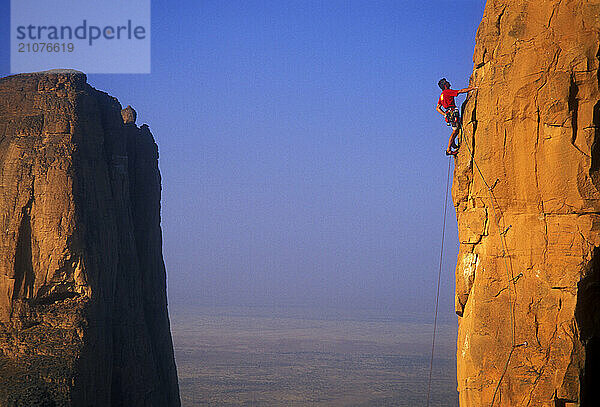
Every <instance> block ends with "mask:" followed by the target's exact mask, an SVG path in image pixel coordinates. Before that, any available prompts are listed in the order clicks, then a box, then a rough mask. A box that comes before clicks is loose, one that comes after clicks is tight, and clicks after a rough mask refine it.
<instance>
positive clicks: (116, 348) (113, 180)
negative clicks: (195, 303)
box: [0, 71, 180, 407]
mask: <svg viewBox="0 0 600 407" xmlns="http://www.w3.org/2000/svg"><path fill="white" fill-rule="evenodd" d="M129 109H131V108H128V110H126V111H125V112H124V113H123V117H122V115H121V106H120V104H119V102H118V101H117V100H116V99H115V98H113V97H111V96H109V95H107V94H106V93H103V92H99V91H97V90H95V89H93V88H92V87H91V86H89V85H88V84H87V83H86V77H85V75H84V74H82V73H79V72H75V71H62V72H61V71H57V72H50V73H42V74H25V75H16V76H11V77H6V78H3V79H0V226H1V229H0V351H1V352H0V406H35V405H40V406H85V407H88V406H178V405H179V404H180V403H179V391H178V385H177V376H176V370H175V362H174V357H173V347H172V342H171V334H170V330H169V319H168V314H167V302H166V281H165V278H166V274H165V268H164V264H163V259H162V247H161V246H162V243H161V239H162V238H161V230H160V174H159V171H158V150H157V146H156V144H155V143H154V139H153V137H152V135H151V133H150V131H149V129H148V127H147V126H142V127H141V128H138V127H137V126H136V125H135V112H134V111H133V109H131V110H129ZM124 118H125V119H126V120H125V121H126V123H124Z"/></svg>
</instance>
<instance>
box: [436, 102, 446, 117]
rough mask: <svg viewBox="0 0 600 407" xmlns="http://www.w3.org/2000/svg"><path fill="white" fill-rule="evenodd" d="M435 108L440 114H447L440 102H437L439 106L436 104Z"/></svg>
mask: <svg viewBox="0 0 600 407" xmlns="http://www.w3.org/2000/svg"><path fill="white" fill-rule="evenodd" d="M435 110H437V112H438V113H439V114H441V115H442V116H446V112H444V111H443V110H442V105H440V104H439V103H438V104H437V106H436V108H435Z"/></svg>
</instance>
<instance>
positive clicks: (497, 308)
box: [452, 0, 600, 407]
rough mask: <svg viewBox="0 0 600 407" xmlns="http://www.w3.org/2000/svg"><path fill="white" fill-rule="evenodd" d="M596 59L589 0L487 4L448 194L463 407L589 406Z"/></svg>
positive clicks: (595, 245) (597, 162) (598, 32)
mask: <svg viewBox="0 0 600 407" xmlns="http://www.w3.org/2000/svg"><path fill="white" fill-rule="evenodd" d="M599 57H600V1H598V0H594V1H585V0H570V1H569V0H538V1H511V0H504V1H500V0H489V1H488V2H487V5H486V8H485V13H484V16H483V21H482V22H481V25H480V27H479V29H478V32H477V40H476V47H475V55H474V63H475V67H474V72H473V75H472V77H471V84H472V85H475V86H478V87H479V90H478V91H477V93H476V94H473V95H472V96H471V97H470V98H469V99H468V101H467V102H466V103H465V105H464V106H463V107H464V137H463V146H462V147H461V152H460V154H459V155H458V157H457V159H456V167H455V173H454V185H453V190H452V193H453V199H454V204H455V207H456V213H457V217H458V225H459V240H460V243H461V246H460V252H459V256H458V262H457V268H456V312H457V314H458V315H459V316H460V318H459V335H458V344H457V358H458V390H459V392H460V405H461V407H470V406H477V407H480V406H491V405H492V404H493V405H494V406H513V407H514V406H576V405H581V406H599V405H600V401H599V400H600V397H599V394H600V360H599V354H600V91H599V82H600V70H599V63H598V58H599ZM484 180H485V181H484Z"/></svg>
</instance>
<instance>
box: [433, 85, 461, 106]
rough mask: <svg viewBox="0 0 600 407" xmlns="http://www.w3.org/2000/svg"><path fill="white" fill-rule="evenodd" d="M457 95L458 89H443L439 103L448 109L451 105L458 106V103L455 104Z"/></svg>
mask: <svg viewBox="0 0 600 407" xmlns="http://www.w3.org/2000/svg"><path fill="white" fill-rule="evenodd" d="M455 96H458V91H457V90H452V89H444V90H443V91H442V94H441V95H440V99H439V100H438V104H440V105H442V106H443V107H444V109H448V108H449V107H456V104H454V97H455Z"/></svg>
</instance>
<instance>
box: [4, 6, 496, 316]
mask: <svg viewBox="0 0 600 407" xmlns="http://www.w3.org/2000/svg"><path fill="white" fill-rule="evenodd" d="M8 3H9V2H8V1H6V0H1V4H2V7H3V9H5V10H7V11H8ZM483 8H484V2H483V1H465V0H462V1H431V2H407V1H406V2H405V1H336V0H332V1H227V2H223V1H186V0H184V1H179V2H167V1H158V0H155V1H153V2H152V73H151V74H149V75H99V74H95V75H89V77H88V82H89V83H90V84H91V85H92V86H94V87H96V88H98V89H101V90H104V91H106V92H108V93H110V94H111V95H113V96H115V97H117V98H118V99H119V101H120V102H121V103H122V104H123V105H124V106H126V105H128V104H130V105H132V106H133V107H134V108H135V109H136V110H137V112H138V124H142V123H148V124H149V126H150V128H151V130H152V132H153V133H154V136H155V138H156V140H157V142H158V145H159V149H160V168H161V171H162V176H163V202H162V204H163V206H162V216H163V218H162V219H163V220H162V222H163V234H164V255H165V260H166V264H167V269H168V273H169V274H168V275H169V278H168V282H169V298H170V301H171V302H172V303H196V304H204V305H242V306H244V305H257V306H271V305H302V306H316V307H323V308H326V307H357V308H365V307H366V308H371V309H375V310H377V311H378V312H381V314H382V315H387V316H403V315H417V314H421V313H426V314H427V313H432V312H433V301H434V295H435V281H436V278H437V267H438V265H437V262H438V258H439V245H440V239H441V236H440V231H441V223H442V213H443V199H444V186H445V177H446V169H447V165H448V158H447V157H446V156H445V155H444V149H445V146H446V143H447V140H448V136H449V131H448V128H447V127H446V126H445V124H444V123H443V121H442V118H441V116H440V115H439V114H437V113H436V112H435V110H434V108H435V105H436V102H437V98H438V96H439V88H438V87H437V81H438V80H439V79H440V78H441V77H442V76H445V77H446V78H448V79H449V80H450V82H452V84H453V85H454V86H455V87H456V88H461V87H465V86H467V85H468V78H469V75H470V73H471V71H472V68H473V62H472V55H473V48H474V41H475V32H476V30H477V26H478V24H479V22H480V20H481V17H482V14H483ZM1 15H2V17H1V19H2V24H0V40H1V41H2V42H1V44H0V45H1V48H2V52H0V74H2V76H5V75H7V74H8V73H9V55H8V49H9V39H8V38H9V37H8V36H9V20H8V12H6V13H2V14H1ZM462 100H463V99H460V101H462ZM447 242H448V244H447V246H446V247H447V250H446V255H445V264H444V270H443V285H442V297H441V307H442V310H443V312H442V316H443V317H444V318H447V319H451V318H453V317H452V314H453V293H454V265H455V261H456V254H457V250H458V244H457V232H456V220H455V216H454V211H453V210H452V208H451V207H450V210H449V224H448V229H447ZM429 310H431V311H429Z"/></svg>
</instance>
